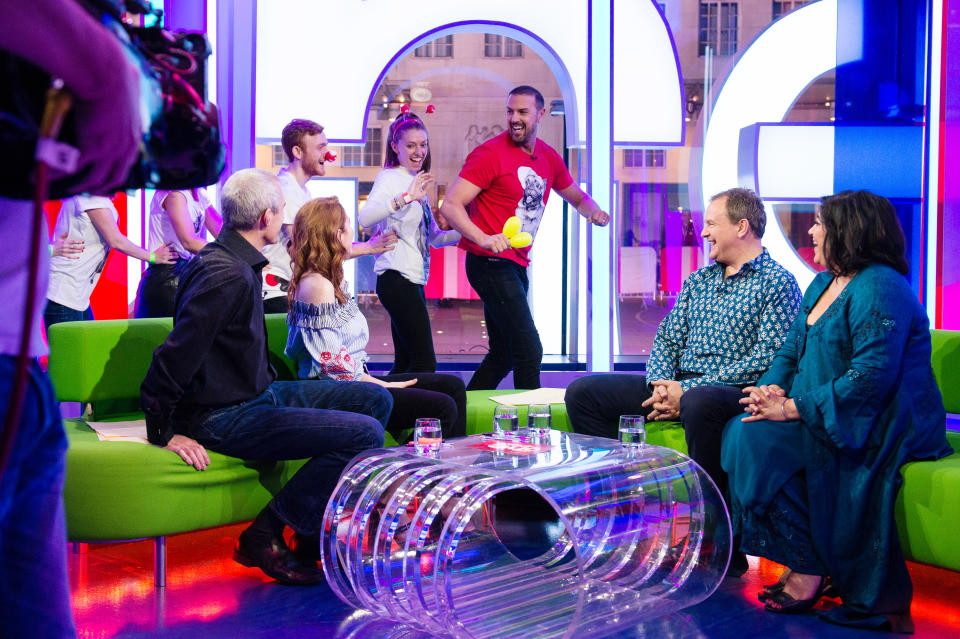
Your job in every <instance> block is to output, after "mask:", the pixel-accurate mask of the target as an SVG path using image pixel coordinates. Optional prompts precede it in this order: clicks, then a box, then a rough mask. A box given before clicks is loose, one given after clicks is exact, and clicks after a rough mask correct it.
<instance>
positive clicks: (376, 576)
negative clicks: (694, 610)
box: [321, 431, 731, 639]
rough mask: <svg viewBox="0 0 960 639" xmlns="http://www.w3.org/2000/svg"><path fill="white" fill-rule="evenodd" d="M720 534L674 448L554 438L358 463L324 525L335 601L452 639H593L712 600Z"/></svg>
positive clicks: (724, 551) (723, 561)
mask: <svg viewBox="0 0 960 639" xmlns="http://www.w3.org/2000/svg"><path fill="white" fill-rule="evenodd" d="M730 544H731V537H730V520H729V516H728V514H727V510H726V506H725V505H724V502H723V500H722V499H721V497H720V494H719V493H718V491H717V489H716V487H715V486H714V484H713V482H712V481H711V480H710V478H709V477H708V476H707V475H706V473H704V471H703V470H702V469H701V468H700V467H699V466H698V465H697V464H696V463H694V462H693V461H692V460H690V459H689V458H687V457H686V456H684V455H682V454H681V453H678V452H677V451H675V450H671V449H669V448H661V447H658V446H643V447H640V448H631V447H626V446H621V444H620V443H619V442H617V441H615V440H611V439H603V438H597V437H588V436H584V435H575V434H572V433H564V432H559V431H552V432H551V433H550V435H549V438H548V439H544V440H540V441H526V442H525V441H519V442H511V443H505V442H501V441H499V440H494V439H492V438H490V437H487V436H483V435H477V436H472V437H465V438H461V439H455V440H452V441H450V442H447V443H445V444H444V445H443V447H442V448H441V449H440V451H439V452H437V453H434V454H432V455H430V454H424V455H421V454H417V453H416V452H415V451H414V450H413V449H412V448H409V447H397V448H383V449H375V450H370V451H366V452H365V453H362V454H361V455H359V456H357V457H356V458H355V459H354V460H353V461H352V462H351V465H350V466H349V467H348V469H347V470H346V471H345V472H344V474H343V476H342V477H341V479H340V482H339V484H338V485H337V488H336V490H335V491H334V494H333V496H332V497H331V499H330V502H329V504H328V505H327V509H326V512H325V513H324V521H323V531H322V534H321V549H322V555H323V570H324V573H325V574H326V577H327V581H328V583H329V585H330V587H331V588H332V589H333V591H334V593H336V595H337V596H338V597H339V598H340V599H342V600H343V601H344V602H346V603H348V604H350V605H352V606H355V607H357V608H366V609H367V610H370V611H371V612H373V613H374V614H376V615H379V616H381V617H384V618H387V619H391V620H395V621H397V622H400V623H404V624H408V625H410V626H413V627H416V628H419V629H421V630H424V631H426V632H428V633H431V634H435V635H440V636H449V637H471V638H476V639H481V638H487V637H521V636H524V637H537V638H547V637H573V636H577V637H583V636H587V635H588V633H589V634H590V635H594V636H602V635H605V634H608V633H610V632H614V631H616V630H619V629H621V628H624V627H627V626H630V625H633V624H636V623H637V622H639V621H643V620H646V619H650V618H653V617H656V616H658V615H661V614H665V613H669V612H672V611H675V610H678V609H680V608H683V607H685V606H689V605H693V604H696V603H698V602H700V601H702V600H704V599H706V598H707V597H709V596H710V594H711V593H712V592H713V591H714V590H715V589H716V588H717V586H718V585H719V583H720V581H721V580H722V579H723V576H724V574H725V572H726V569H727V564H728V562H729V559H730Z"/></svg>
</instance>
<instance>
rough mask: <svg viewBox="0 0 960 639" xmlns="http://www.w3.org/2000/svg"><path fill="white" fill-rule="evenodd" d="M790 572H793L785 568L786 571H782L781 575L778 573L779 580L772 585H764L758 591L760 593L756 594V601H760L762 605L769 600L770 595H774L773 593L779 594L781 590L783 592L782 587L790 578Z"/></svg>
mask: <svg viewBox="0 0 960 639" xmlns="http://www.w3.org/2000/svg"><path fill="white" fill-rule="evenodd" d="M791 572H793V571H792V570H790V569H789V568H787V569H786V570H784V571H783V572H782V573H780V579H778V580H777V581H775V582H773V583H772V584H765V585H764V586H763V587H762V588H761V589H760V592H759V593H757V599H759V600H760V601H761V603H762V602H765V601H766V600H767V599H769V598H770V595H772V594H774V593H777V592H780V591H781V590H783V587H784V586H785V585H787V579H789V578H790V573H791Z"/></svg>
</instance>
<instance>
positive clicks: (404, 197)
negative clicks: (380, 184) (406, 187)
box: [390, 191, 413, 212]
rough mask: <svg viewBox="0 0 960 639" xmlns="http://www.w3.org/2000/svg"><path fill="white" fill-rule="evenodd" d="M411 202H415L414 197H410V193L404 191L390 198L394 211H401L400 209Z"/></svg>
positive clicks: (391, 208)
mask: <svg viewBox="0 0 960 639" xmlns="http://www.w3.org/2000/svg"><path fill="white" fill-rule="evenodd" d="M411 202H413V198H412V197H410V194H409V193H407V192H406V191H404V192H403V193H401V194H400V195H398V196H396V197H395V198H393V199H392V200H390V210H391V211H394V212H396V211H399V210H400V209H402V208H403V207H405V206H406V205H407V204H410V203H411Z"/></svg>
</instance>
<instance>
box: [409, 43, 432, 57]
mask: <svg viewBox="0 0 960 639" xmlns="http://www.w3.org/2000/svg"><path fill="white" fill-rule="evenodd" d="M432 48H433V43H432V42H428V43H426V44H424V45H421V46H419V47H417V48H416V49H414V50H413V56H414V57H415V58H429V57H430V54H431V49H432Z"/></svg>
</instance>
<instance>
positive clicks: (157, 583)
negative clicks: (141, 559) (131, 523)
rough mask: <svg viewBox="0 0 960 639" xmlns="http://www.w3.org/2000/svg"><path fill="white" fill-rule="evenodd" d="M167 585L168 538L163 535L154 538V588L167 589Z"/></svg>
mask: <svg viewBox="0 0 960 639" xmlns="http://www.w3.org/2000/svg"><path fill="white" fill-rule="evenodd" d="M166 585H167V538H166V537H164V536H163V535H160V536H159V537H154V538H153V586H154V588H165V587H166Z"/></svg>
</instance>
